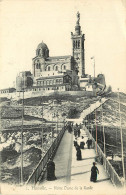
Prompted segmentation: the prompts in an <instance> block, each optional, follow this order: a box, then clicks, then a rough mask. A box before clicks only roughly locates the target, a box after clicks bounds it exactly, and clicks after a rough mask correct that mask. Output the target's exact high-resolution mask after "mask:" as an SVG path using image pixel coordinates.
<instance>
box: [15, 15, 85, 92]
mask: <svg viewBox="0 0 126 195" xmlns="http://www.w3.org/2000/svg"><path fill="white" fill-rule="evenodd" d="M71 40H72V55H67V56H53V57H51V56H50V55H49V48H48V46H47V45H46V44H45V43H44V42H43V41H42V42H41V43H39V44H38V46H37V48H36V55H35V57H34V58H33V59H32V74H31V73H30V72H29V71H25V72H20V74H19V75H18V76H17V78H16V90H17V91H20V90H21V88H22V86H23V87H24V88H25V91H42V90H46V91H47V90H59V91H74V90H80V88H81V87H82V86H83V85H82V84H84V85H85V83H87V82H88V77H87V75H86V74H85V57H84V40H85V36H84V34H83V33H82V31H81V26H80V13H79V12H77V21H76V25H75V32H74V33H73V32H71Z"/></svg>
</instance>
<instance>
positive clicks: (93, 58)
mask: <svg viewBox="0 0 126 195" xmlns="http://www.w3.org/2000/svg"><path fill="white" fill-rule="evenodd" d="M91 59H92V60H93V64H94V81H95V57H94V56H92V57H91ZM95 95H97V92H96V94H95ZM95 128H96V154H97V112H96V109H95Z"/></svg>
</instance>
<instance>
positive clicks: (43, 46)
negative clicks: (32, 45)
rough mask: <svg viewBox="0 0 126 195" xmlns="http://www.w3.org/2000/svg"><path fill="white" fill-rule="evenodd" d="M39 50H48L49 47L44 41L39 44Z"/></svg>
mask: <svg viewBox="0 0 126 195" xmlns="http://www.w3.org/2000/svg"><path fill="white" fill-rule="evenodd" d="M37 49H48V47H47V45H46V44H45V43H44V42H43V41H42V42H41V43H39V44H38V47H37Z"/></svg>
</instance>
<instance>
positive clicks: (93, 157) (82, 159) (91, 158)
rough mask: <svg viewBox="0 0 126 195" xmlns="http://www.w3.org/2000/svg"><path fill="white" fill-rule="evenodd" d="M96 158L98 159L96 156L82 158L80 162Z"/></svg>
mask: <svg viewBox="0 0 126 195" xmlns="http://www.w3.org/2000/svg"><path fill="white" fill-rule="evenodd" d="M97 157H98V156H94V157H89V158H83V159H82V160H88V159H94V158H97Z"/></svg>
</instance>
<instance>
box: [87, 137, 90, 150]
mask: <svg viewBox="0 0 126 195" xmlns="http://www.w3.org/2000/svg"><path fill="white" fill-rule="evenodd" d="M86 144H87V147H88V149H90V139H89V138H88V140H87V141H86Z"/></svg>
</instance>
